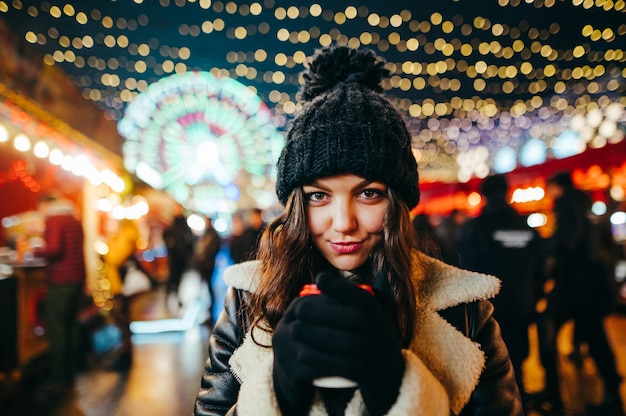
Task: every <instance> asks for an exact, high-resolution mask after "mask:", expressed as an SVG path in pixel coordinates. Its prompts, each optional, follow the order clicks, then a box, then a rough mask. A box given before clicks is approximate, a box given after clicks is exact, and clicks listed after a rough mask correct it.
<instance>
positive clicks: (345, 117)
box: [276, 46, 419, 208]
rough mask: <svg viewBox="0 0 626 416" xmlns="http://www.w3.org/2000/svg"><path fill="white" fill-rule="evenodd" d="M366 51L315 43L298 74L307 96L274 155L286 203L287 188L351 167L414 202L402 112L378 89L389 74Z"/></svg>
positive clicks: (415, 180) (348, 170) (280, 195)
mask: <svg viewBox="0 0 626 416" xmlns="http://www.w3.org/2000/svg"><path fill="white" fill-rule="evenodd" d="M383 65H384V61H383V60H382V59H380V58H379V57H377V56H376V55H375V54H374V52H372V51H371V50H362V51H358V50H355V49H351V48H348V47H344V46H334V47H327V48H324V49H321V50H319V51H317V52H316V54H315V55H314V56H313V57H312V58H311V60H310V61H309V66H308V71H307V72H305V73H304V75H303V78H304V80H305V84H304V86H303V88H302V90H301V97H302V98H303V99H304V100H305V101H306V102H305V104H304V106H303V109H302V112H301V113H300V114H299V115H298V117H296V118H295V119H294V121H293V123H292V125H291V128H290V130H289V132H288V134H287V144H286V145H285V148H284V149H283V151H282V153H281V155H280V158H279V159H278V177H277V181H276V193H277V195H278V199H279V201H280V202H281V203H283V204H285V203H286V202H287V198H288V197H289V194H290V193H291V192H292V191H293V189H295V188H297V187H300V186H303V185H305V184H307V183H310V182H312V181H313V180H315V179H317V178H324V177H328V176H333V175H338V174H344V173H351V174H354V175H358V176H362V177H364V178H366V179H368V180H371V181H381V182H384V183H385V184H387V186H389V187H390V188H391V189H393V190H394V191H395V192H397V193H398V194H399V195H400V196H401V198H402V199H403V200H404V201H405V202H406V204H407V205H408V207H409V208H413V207H414V206H416V205H417V203H418V202H419V188H418V173H417V163H416V162H415V158H414V156H413V153H412V151H411V136H410V134H409V132H408V130H407V127H406V124H405V123H404V120H403V119H402V116H401V115H400V113H398V111H397V110H396V109H395V108H394V107H393V105H392V104H391V103H390V102H389V101H388V100H387V99H386V98H385V97H384V96H383V95H382V94H381V93H380V91H381V88H380V82H381V81H382V79H383V77H385V76H387V75H388V71H387V70H386V69H385V68H384V67H383Z"/></svg>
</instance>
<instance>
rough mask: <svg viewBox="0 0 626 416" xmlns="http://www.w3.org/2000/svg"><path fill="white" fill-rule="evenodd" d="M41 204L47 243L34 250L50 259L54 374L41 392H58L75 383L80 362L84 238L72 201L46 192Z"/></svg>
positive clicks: (48, 324)
mask: <svg viewBox="0 0 626 416" xmlns="http://www.w3.org/2000/svg"><path fill="white" fill-rule="evenodd" d="M38 208H39V211H40V212H41V213H42V214H43V215H44V216H45V231H44V241H45V246H44V247H41V248H38V249H36V250H34V252H33V254H34V256H35V257H42V258H45V259H46V260H47V261H48V266H47V268H46V281H47V284H48V293H47V295H46V300H45V313H46V315H45V316H46V335H47V337H48V341H49V344H50V363H51V377H50V379H49V380H48V381H46V383H44V385H43V386H42V388H41V392H42V393H50V394H55V393H62V392H65V391H67V390H68V389H70V388H71V387H72V386H73V383H74V377H75V373H76V369H77V366H78V360H79V324H78V309H79V305H80V300H81V296H82V294H83V293H84V289H85V279H86V269H85V254H84V247H83V246H84V241H85V238H84V234H83V227H82V224H81V222H80V220H79V219H78V218H77V217H76V211H75V208H74V206H73V204H72V203H71V202H70V201H68V200H65V199H59V198H57V197H56V196H52V195H45V196H43V197H41V198H40V199H39V207H38Z"/></svg>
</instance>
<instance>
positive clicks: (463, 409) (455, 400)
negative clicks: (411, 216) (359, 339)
mask: <svg viewBox="0 0 626 416" xmlns="http://www.w3.org/2000/svg"><path fill="white" fill-rule="evenodd" d="M259 266H260V265H259V263H258V262H257V261H251V262H246V263H242V264H238V265H235V266H232V267H230V268H229V269H227V270H226V272H225V273H224V279H225V280H226V282H227V283H228V284H229V285H230V288H229V293H228V295H227V299H226V305H225V309H224V312H223V313H222V315H221V316H220V318H219V319H218V321H217V323H216V326H215V328H214V330H213V332H212V334H211V339H210V346H209V358H208V360H207V363H206V368H205V371H204V374H203V377H202V386H201V391H200V393H199V395H198V397H197V399H196V405H195V409H194V414H195V415H204V416H208V415H225V414H227V415H235V414H237V415H280V410H279V407H278V404H277V401H276V396H275V394H274V390H273V387H272V366H273V353H272V350H271V349H270V348H264V347H261V346H259V345H258V344H256V343H255V342H254V341H253V340H252V337H251V336H250V327H249V325H248V322H247V317H246V316H245V312H243V311H242V310H241V308H240V307H241V305H242V304H243V303H244V302H245V301H246V298H247V295H248V294H249V292H254V290H255V289H256V285H257V282H258V277H259ZM413 270H414V272H413V275H412V276H411V279H412V281H413V282H414V285H415V288H416V291H415V292H416V294H417V297H418V302H417V303H418V305H419V306H418V310H417V311H416V314H417V319H416V327H415V336H414V338H413V340H412V342H411V344H410V346H409V348H408V349H406V350H403V355H404V358H405V363H406V365H405V373H404V377H403V380H402V385H401V388H400V392H399V395H398V398H397V400H396V402H395V403H394V405H393V406H392V408H391V409H390V410H389V413H388V415H398V416H406V415H426V416H437V415H442V416H444V415H445V416H447V415H450V414H454V415H457V414H462V415H493V416H496V415H497V416H505V415H522V414H523V411H522V405H521V399H520V395H519V390H518V388H517V384H516V383H515V378H514V373H513V370H512V367H511V363H510V360H509V356H508V352H507V349H506V346H505V345H504V343H503V341H502V339H501V337H500V332H499V327H498V325H497V323H496V322H495V320H493V318H492V317H491V313H492V311H493V307H492V306H491V304H490V303H489V302H488V301H487V299H489V298H491V297H493V296H495V295H496V294H497V293H498V291H499V288H500V282H499V280H498V279H496V278H494V277H492V276H488V275H485V274H480V273H474V272H469V271H465V270H461V269H458V268H455V267H453V266H450V265H447V264H445V263H442V262H440V261H438V260H435V259H432V258H430V257H427V256H425V255H424V254H422V253H419V252H417V251H415V252H414V253H413ZM418 282H419V284H418ZM444 317H445V318H444ZM254 338H255V340H256V341H257V342H258V343H259V344H261V345H271V334H268V333H267V332H263V331H258V330H257V331H255V333H254ZM372 371H375V369H373V370H372ZM310 414H311V415H326V411H325V409H324V405H323V403H322V401H321V400H320V399H319V397H317V398H316V400H315V401H314V403H313V406H312V408H311V411H310ZM363 414H366V413H365V406H364V404H363V400H362V398H361V396H360V393H359V391H358V390H357V391H356V392H355V394H354V396H353V398H352V400H351V401H350V403H349V404H348V407H347V409H346V415H363Z"/></svg>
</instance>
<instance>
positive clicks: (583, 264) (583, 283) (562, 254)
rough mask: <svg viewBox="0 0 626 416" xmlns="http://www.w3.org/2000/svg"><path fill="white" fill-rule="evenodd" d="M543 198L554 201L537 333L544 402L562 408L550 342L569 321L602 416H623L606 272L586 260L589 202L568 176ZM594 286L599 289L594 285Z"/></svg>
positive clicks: (553, 181) (600, 264)
mask: <svg viewBox="0 0 626 416" xmlns="http://www.w3.org/2000/svg"><path fill="white" fill-rule="evenodd" d="M548 195H550V196H551V197H552V198H553V200H554V205H553V212H554V216H555V221H556V222H555V228H554V233H553V235H552V237H551V238H550V240H549V245H548V260H547V270H548V275H549V278H550V279H552V280H553V283H554V285H553V290H551V291H550V293H549V294H548V307H547V309H546V312H545V315H544V318H543V321H542V325H538V329H539V331H540V354H541V361H542V364H543V366H544V367H545V370H546V392H545V397H546V400H547V401H549V402H551V403H553V404H554V405H555V406H554V407H555V408H557V409H558V408H559V407H562V404H561V398H560V395H559V379H558V349H557V345H556V338H557V334H558V332H559V330H560V328H561V327H562V326H563V324H564V323H565V322H566V321H567V320H569V319H573V321H574V326H575V328H576V332H577V336H578V337H579V338H580V339H584V340H585V341H586V342H587V344H588V346H589V355H590V356H591V357H592V358H593V360H594V362H595V364H596V367H597V369H598V372H599V374H600V376H601V377H602V378H603V380H604V390H605V392H604V393H605V394H604V400H603V403H602V404H601V407H602V409H603V414H606V415H619V416H622V415H624V411H623V404H622V401H621V397H620V394H619V386H620V383H621V381H622V379H621V376H620V375H619V374H618V372H617V368H616V363H615V356H614V354H613V351H612V349H611V346H610V344H609V342H608V339H607V337H606V332H605V330H604V325H603V320H604V318H605V316H606V313H607V310H606V308H605V305H606V304H607V302H610V301H611V300H610V299H607V296H610V295H607V291H606V290H604V289H606V285H604V284H602V283H601V282H603V281H604V280H605V279H606V276H607V273H608V272H607V270H606V268H605V265H604V263H603V262H602V261H600V260H599V259H594V258H593V255H592V253H593V252H592V247H591V243H592V239H591V222H590V220H589V217H588V214H589V209H590V206H591V201H590V198H589V197H588V196H587V194H585V193H584V192H583V191H581V190H579V189H576V188H575V187H574V184H573V182H572V178H571V176H570V173H569V172H561V173H558V174H556V175H554V176H553V177H551V178H550V179H549V180H548ZM599 283H600V284H599Z"/></svg>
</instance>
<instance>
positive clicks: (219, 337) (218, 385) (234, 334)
mask: <svg viewBox="0 0 626 416" xmlns="http://www.w3.org/2000/svg"><path fill="white" fill-rule="evenodd" d="M247 296H248V293H247V292H244V291H241V290H236V289H233V288H229V289H228V291H227V292H226V297H225V301H224V310H223V311H222V313H221V314H220V316H219V318H218V320H217V322H216V323H215V326H214V328H213V331H212V332H211V336H210V338H209V356H208V358H207V361H206V365H205V368H204V372H203V374H202V381H201V389H200V392H199V393H198V396H197V398H196V404H195V407H194V415H195V416H217V415H235V414H236V403H237V396H238V394H239V381H238V380H237V379H236V378H235V376H234V374H233V373H232V372H231V371H230V366H229V365H228V361H229V360H230V357H231V355H232V354H233V351H234V350H235V349H236V348H237V347H239V346H240V345H241V343H242V342H243V336H244V334H245V332H246V330H247V328H248V322H247V319H246V317H245V316H244V315H243V313H242V309H241V305H242V304H244V303H245V302H246V299H247Z"/></svg>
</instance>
